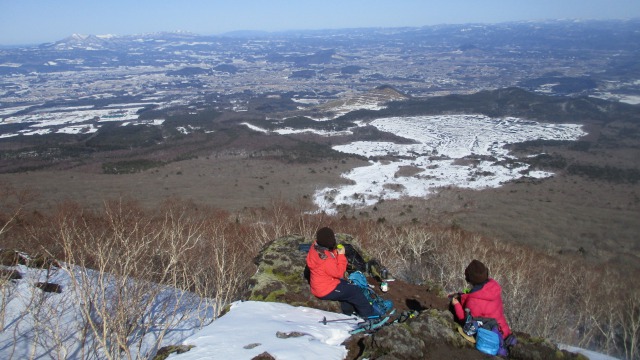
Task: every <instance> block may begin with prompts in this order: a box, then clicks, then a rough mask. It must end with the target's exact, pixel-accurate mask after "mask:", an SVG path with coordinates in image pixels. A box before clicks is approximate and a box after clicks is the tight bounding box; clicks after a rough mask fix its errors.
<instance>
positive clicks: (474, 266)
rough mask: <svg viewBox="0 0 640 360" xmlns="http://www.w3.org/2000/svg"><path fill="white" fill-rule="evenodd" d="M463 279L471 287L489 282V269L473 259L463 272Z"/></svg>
mask: <svg viewBox="0 0 640 360" xmlns="http://www.w3.org/2000/svg"><path fill="white" fill-rule="evenodd" d="M464 279H465V280H467V282H468V283H470V284H471V285H479V284H482V283H484V282H486V281H487V280H489V269H487V267H486V266H485V265H484V264H483V263H482V262H480V261H478V260H475V259H473V261H471V263H470V264H469V266H467V268H466V269H465V270H464Z"/></svg>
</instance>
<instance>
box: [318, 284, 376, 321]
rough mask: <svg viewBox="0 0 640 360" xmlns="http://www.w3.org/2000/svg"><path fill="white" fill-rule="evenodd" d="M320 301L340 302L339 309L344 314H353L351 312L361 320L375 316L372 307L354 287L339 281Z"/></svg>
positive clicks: (358, 289)
mask: <svg viewBox="0 0 640 360" xmlns="http://www.w3.org/2000/svg"><path fill="white" fill-rule="evenodd" d="M320 299H322V300H332V301H340V307H341V308H342V312H343V313H345V314H351V313H353V310H354V309H355V311H356V312H357V313H358V315H360V317H362V318H368V317H369V316H374V315H376V313H375V311H374V310H373V306H371V304H369V301H368V300H367V298H366V297H365V296H364V294H363V293H362V290H360V288H359V287H358V286H356V285H353V284H350V283H348V282H347V281H346V280H343V279H340V284H338V286H336V288H335V289H333V291H332V292H330V293H329V294H327V295H325V296H323V297H321V298H320Z"/></svg>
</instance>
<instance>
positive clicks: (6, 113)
mask: <svg viewBox="0 0 640 360" xmlns="http://www.w3.org/2000/svg"><path fill="white" fill-rule="evenodd" d="M155 104H156V103H151V102H149V103H130V104H110V105H107V106H105V107H104V108H99V109H96V108H94V106H93V105H86V106H68V107H50V108H43V109H36V110H33V111H30V112H28V113H26V114H22V113H21V111H25V110H27V109H29V108H30V107H12V108H6V109H0V125H2V124H29V125H28V127H27V128H26V129H24V130H19V131H17V132H15V133H5V134H2V135H0V138H3V137H4V138H6V137H13V136H17V135H44V134H50V133H53V132H56V133H62V134H78V133H94V132H96V131H98V128H99V127H100V125H99V124H97V125H96V124H95V123H94V121H95V120H98V123H104V122H114V121H117V122H121V123H122V125H123V126H126V125H138V124H152V125H160V124H162V122H163V120H142V121H141V120H138V118H139V115H138V111H139V110H141V109H143V108H144V107H145V106H148V105H155Z"/></svg>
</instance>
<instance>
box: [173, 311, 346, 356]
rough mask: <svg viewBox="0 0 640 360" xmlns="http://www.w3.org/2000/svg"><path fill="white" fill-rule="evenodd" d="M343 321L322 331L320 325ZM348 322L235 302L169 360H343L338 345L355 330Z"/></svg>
mask: <svg viewBox="0 0 640 360" xmlns="http://www.w3.org/2000/svg"><path fill="white" fill-rule="evenodd" d="M325 317H326V319H327V320H333V319H347V320H346V321H343V322H333V323H327V324H326V325H324V324H323V323H321V320H322V319H323V318H325ZM348 319H350V318H349V317H347V316H345V315H342V314H336V313H331V312H326V311H322V310H318V309H312V308H307V307H294V306H291V305H287V304H280V303H268V302H256V301H247V302H237V303H234V304H233V306H232V307H231V311H230V312H229V313H227V314H226V315H224V316H223V317H221V318H219V319H218V320H216V321H214V322H213V323H212V324H211V325H209V326H207V327H205V328H204V329H202V331H199V332H198V333H196V334H194V335H192V336H190V337H189V338H187V339H186V340H185V341H183V344H184V345H195V347H194V348H192V349H191V350H190V351H189V352H187V353H184V354H182V355H173V356H171V357H170V359H173V358H176V359H185V360H191V359H210V358H213V356H214V355H215V358H218V359H234V360H235V359H237V360H242V359H247V360H249V359H252V358H253V357H255V356H256V355H259V354H261V353H263V352H268V353H269V354H271V355H272V356H273V357H275V358H276V359H283V360H284V359H301V360H302V359H309V360H315V359H327V360H329V359H344V357H345V356H346V355H347V349H346V348H345V347H344V346H343V345H340V344H342V342H343V341H345V340H346V339H347V338H348V337H349V331H350V330H352V329H353V327H354V325H355V324H356V321H355V320H348Z"/></svg>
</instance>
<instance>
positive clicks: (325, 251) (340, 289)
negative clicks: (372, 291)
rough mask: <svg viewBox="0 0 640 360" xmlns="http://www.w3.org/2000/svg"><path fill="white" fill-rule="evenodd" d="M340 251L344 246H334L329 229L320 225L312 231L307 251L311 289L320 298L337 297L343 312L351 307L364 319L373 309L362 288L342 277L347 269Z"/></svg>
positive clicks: (332, 233) (349, 311) (332, 298)
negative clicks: (312, 240)
mask: <svg viewBox="0 0 640 360" xmlns="http://www.w3.org/2000/svg"><path fill="white" fill-rule="evenodd" d="M344 252H345V250H344V248H341V249H338V248H337V245H336V236H335V234H334V232H333V230H331V229H330V228H328V227H323V228H322V229H320V230H318V231H317V232H316V241H315V242H314V243H313V245H312V246H311V248H310V249H309V253H308V254H307V266H308V267H309V272H310V276H309V285H310V286H311V293H312V294H313V295H314V296H315V297H317V298H319V299H322V300H333V301H339V302H340V307H341V309H342V312H343V313H345V314H348V315H351V314H353V312H354V311H355V312H356V313H357V314H358V315H359V316H360V317H362V318H365V319H366V318H369V317H374V316H376V314H375V310H374V309H373V306H372V305H371V304H370V303H369V301H368V300H367V298H366V297H365V296H364V293H363V292H362V290H360V288H359V287H358V286H356V285H353V284H351V283H349V282H347V281H346V280H345V279H344V278H343V277H344V273H345V271H347V257H346V256H345V255H344Z"/></svg>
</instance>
